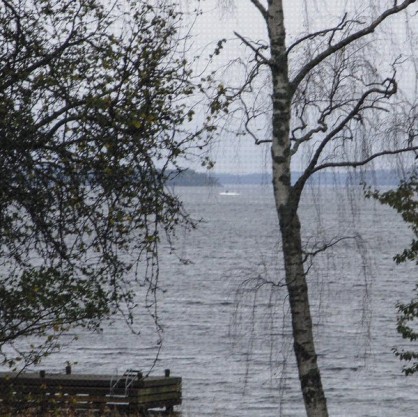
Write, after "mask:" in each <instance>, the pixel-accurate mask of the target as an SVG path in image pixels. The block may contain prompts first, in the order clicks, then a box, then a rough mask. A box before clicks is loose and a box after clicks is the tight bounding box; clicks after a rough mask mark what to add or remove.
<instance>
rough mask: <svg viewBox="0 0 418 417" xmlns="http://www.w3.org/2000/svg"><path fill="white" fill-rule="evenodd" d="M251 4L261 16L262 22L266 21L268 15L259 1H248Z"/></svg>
mask: <svg viewBox="0 0 418 417" xmlns="http://www.w3.org/2000/svg"><path fill="white" fill-rule="evenodd" d="M250 1H251V3H252V4H254V6H255V7H257V9H258V10H259V11H260V13H261V15H262V16H263V18H264V20H265V21H267V19H268V17H269V14H268V11H267V9H266V8H265V7H264V6H263V5H262V4H261V3H260V1H259V0H250Z"/></svg>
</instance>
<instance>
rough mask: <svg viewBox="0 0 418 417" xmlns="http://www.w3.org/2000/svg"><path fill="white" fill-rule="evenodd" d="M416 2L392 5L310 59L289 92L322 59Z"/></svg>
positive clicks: (408, 0)
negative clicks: (366, 23) (367, 24)
mask: <svg viewBox="0 0 418 417" xmlns="http://www.w3.org/2000/svg"><path fill="white" fill-rule="evenodd" d="M416 1H417V0H405V1H404V2H403V3H402V4H400V5H399V6H398V5H397V4H396V2H395V4H394V6H393V7H391V8H390V9H388V10H386V11H385V12H384V13H382V14H381V15H380V16H379V17H378V18H377V19H376V20H374V21H373V22H372V23H371V24H370V25H369V26H367V27H366V28H364V29H362V30H359V31H357V32H354V33H353V34H351V35H350V36H347V37H346V38H345V39H343V40H341V41H340V42H337V43H336V44H335V45H330V46H329V48H327V49H326V50H325V51H323V52H321V53H320V54H319V55H317V56H316V57H315V58H314V59H312V60H311V61H310V62H308V63H307V64H306V65H305V66H304V67H302V68H301V69H300V71H299V72H298V74H297V75H296V76H295V78H294V79H293V80H292V81H291V82H290V86H291V91H292V92H294V91H296V89H297V87H298V86H299V84H300V83H301V82H302V80H303V79H304V78H305V77H306V75H307V74H308V73H309V72H310V71H311V70H312V69H313V68H315V67H316V66H317V65H318V64H320V63H321V62H322V61H323V60H324V59H326V58H328V57H329V56H330V55H332V54H333V53H335V52H336V51H338V50H340V49H342V48H344V47H345V46H347V45H350V44H351V43H353V42H355V41H356V40H358V39H361V38H363V37H365V36H367V35H369V34H371V33H373V32H374V30H375V29H376V28H377V27H378V26H379V25H380V24H381V23H382V22H383V21H384V20H386V19H387V18H388V17H390V16H391V15H394V14H397V13H399V12H401V11H402V10H405V9H406V8H407V7H409V6H410V5H411V4H413V3H415V2H416Z"/></svg>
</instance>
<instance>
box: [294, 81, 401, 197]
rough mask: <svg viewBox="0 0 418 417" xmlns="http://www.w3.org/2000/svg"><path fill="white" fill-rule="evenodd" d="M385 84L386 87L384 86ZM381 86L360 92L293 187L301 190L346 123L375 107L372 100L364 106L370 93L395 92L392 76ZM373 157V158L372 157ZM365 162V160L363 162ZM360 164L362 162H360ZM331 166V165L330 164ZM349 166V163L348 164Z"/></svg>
mask: <svg viewBox="0 0 418 417" xmlns="http://www.w3.org/2000/svg"><path fill="white" fill-rule="evenodd" d="M385 84H386V87H385ZM381 87H385V88H378V87H374V88H370V89H369V90H367V91H366V92H364V93H363V94H362V96H361V97H360V98H359V99H358V101H357V103H356V105H355V106H354V107H353V109H352V110H351V111H350V112H349V113H348V115H347V116H346V117H345V118H344V119H343V120H342V121H341V122H340V123H339V124H338V125H337V126H336V127H335V128H334V129H333V130H332V131H331V132H329V133H328V134H327V135H326V136H325V138H324V139H323V140H322V141H321V144H320V145H319V146H318V148H317V149H316V151H315V153H314V156H313V158H312V160H311V162H310V163H309V165H308V167H307V168H306V169H305V172H304V173H303V175H302V176H301V177H300V178H299V179H298V180H297V182H296V184H295V186H294V187H295V189H296V190H300V191H301V190H302V188H303V186H304V184H305V182H306V181H307V179H308V178H309V177H310V176H311V175H312V174H313V173H314V172H316V171H318V169H317V166H316V165H317V163H318V161H319V157H320V156H321V154H322V152H323V150H324V149H325V147H326V146H327V144H328V143H329V142H330V141H331V140H333V139H335V138H336V137H337V135H338V134H339V133H340V132H341V131H342V130H343V129H344V128H345V127H346V126H347V125H348V123H349V122H350V121H351V120H353V119H355V118H356V117H357V116H358V115H359V114H360V112H361V111H362V110H364V109H365V108H375V107H374V102H375V101H373V102H372V104H371V105H367V106H365V104H364V103H365V102H366V100H367V99H368V97H369V96H370V95H372V94H380V95H381V96H382V97H383V98H388V97H390V96H392V95H393V94H395V93H396V92H397V84H396V81H395V79H394V78H390V79H386V80H385V81H383V82H382V83H381ZM372 159H374V158H372ZM365 163H367V162H365ZM360 165H362V164H360ZM330 166H333V165H330ZM337 166H339V165H337ZM349 166H351V165H349ZM321 167H322V168H321V169H323V168H324V166H323V165H321Z"/></svg>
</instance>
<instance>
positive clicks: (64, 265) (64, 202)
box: [0, 0, 213, 364]
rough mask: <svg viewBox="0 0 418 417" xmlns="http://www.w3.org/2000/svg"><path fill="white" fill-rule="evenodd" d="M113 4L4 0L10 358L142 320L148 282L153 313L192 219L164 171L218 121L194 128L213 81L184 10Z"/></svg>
mask: <svg viewBox="0 0 418 417" xmlns="http://www.w3.org/2000/svg"><path fill="white" fill-rule="evenodd" d="M105 4H107V2H101V1H99V0H87V1H85V0H60V1H53V0H37V1H26V0H16V1H9V0H0V178H1V179H0V266H1V269H0V271H1V272H0V352H1V354H2V355H3V362H4V363H9V364H14V363H15V361H16V360H21V359H22V358H23V359H25V363H30V362H32V361H36V360H39V358H40V357H41V356H42V355H44V354H46V353H48V352H50V351H51V350H52V349H53V348H55V347H56V346H57V343H58V338H59V336H60V335H61V334H62V332H64V331H66V330H68V329H69V328H70V327H74V326H80V325H81V326H87V327H89V328H97V327H98V326H99V324H100V322H101V321H102V320H103V319H105V318H107V317H109V316H110V315H111V314H113V313H114V312H116V311H121V312H123V314H125V317H126V319H127V322H128V324H132V322H133V318H134V317H133V309H134V308H135V306H136V303H137V302H138V300H136V299H135V297H134V295H135V293H136V292H139V291H140V289H141V288H145V292H146V294H145V296H146V297H147V301H146V302H145V306H146V308H147V309H149V310H151V311H153V309H154V308H155V303H154V297H155V294H156V291H157V289H158V245H159V242H160V239H161V236H162V235H164V234H165V235H167V236H168V237H171V236H172V235H173V233H174V231H175V228H176V226H177V225H179V224H186V225H187V224H190V220H189V219H188V217H187V215H186V214H185V212H184V210H183V207H182V204H181V202H180V201H179V200H178V199H177V198H176V197H175V196H174V195H172V194H171V193H170V192H169V190H168V189H167V188H166V187H165V180H166V176H167V175H166V171H167V170H168V169H170V170H171V171H170V172H172V170H173V169H176V166H177V165H178V163H179V161H181V160H182V158H185V157H187V155H188V152H189V149H190V147H191V146H193V147H202V146H204V144H205V143H206V141H207V140H208V138H209V136H210V132H211V131H212V130H213V127H212V126H210V124H209V120H210V117H209V118H208V119H205V122H204V123H202V124H201V126H200V127H199V128H196V126H197V123H194V122H193V124H192V119H193V117H194V112H195V109H196V106H197V105H198V103H197V99H196V97H197V92H199V91H201V89H202V88H203V87H202V85H199V87H197V86H194V84H193V76H192V73H191V70H190V65H189V63H188V62H187V61H186V60H185V59H184V57H183V55H182V54H181V53H180V52H181V51H182V50H183V49H182V48H184V45H183V43H184V42H185V41H186V39H182V37H181V34H180V33H179V27H180V25H181V14H179V13H178V12H177V11H176V10H175V5H173V4H171V3H170V2H162V3H161V4H159V3H157V2H155V3H153V2H148V1H145V0H139V1H133V2H123V1H119V0H117V1H114V2H110V5H105ZM153 314H154V317H155V320H156V321H157V316H156V312H155V311H154V312H153ZM25 338H26V339H27V340H28V343H30V344H32V347H30V348H29V349H26V350H25V349H23V348H22V347H21V346H22V339H25ZM34 340H36V341H37V342H36V343H35V341H34ZM37 343H39V344H37ZM16 352H17V354H16Z"/></svg>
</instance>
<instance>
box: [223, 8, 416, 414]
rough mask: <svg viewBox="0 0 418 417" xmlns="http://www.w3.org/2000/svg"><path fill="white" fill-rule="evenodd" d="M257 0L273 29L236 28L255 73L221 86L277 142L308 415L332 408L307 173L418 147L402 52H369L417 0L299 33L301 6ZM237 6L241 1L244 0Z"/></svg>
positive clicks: (253, 126) (411, 13)
mask: <svg viewBox="0 0 418 417" xmlns="http://www.w3.org/2000/svg"><path fill="white" fill-rule="evenodd" d="M248 1H250V2H251V3H252V5H253V6H254V10H255V12H257V13H258V15H259V18H261V19H262V21H263V22H264V24H265V27H266V32H267V39H266V40H265V41H259V40H252V39H249V38H248V37H247V36H246V35H245V33H235V35H236V36H237V37H238V38H239V40H240V41H241V43H242V44H243V45H244V46H245V47H246V48H247V51H249V53H250V54H251V56H252V58H251V59H250V60H249V63H248V67H247V68H246V82H245V83H244V84H242V85H240V86H237V85H234V86H232V85H231V86H222V93H223V98H224V99H225V100H226V101H227V102H228V101H229V102H230V103H231V106H232V105H233V104H232V103H236V102H237V101H238V102H239V103H240V105H241V108H242V112H243V115H244V118H245V120H244V124H243V125H244V129H245V130H246V132H247V133H248V134H249V135H250V136H251V137H253V138H254V139H255V141H256V143H266V142H268V143H270V144H271V160H272V174H273V188H274V199H275V205H276V210H277V215H278V219H279V225H280V226H279V227H280V235H281V242H282V254H281V255H282V256H283V259H284V266H285V282H286V287H287V291H288V299H289V305H290V312H291V320H292V330H293V347H294V354H295V356H296V362H297V369H298V373H299V381H300V387H301V390H302V394H303V400H304V404H305V409H306V414H307V416H309V417H326V416H328V409H327V401H326V396H325V393H324V389H323V385H322V381H321V374H320V369H319V366H318V360H317V351H316V348H315V340H314V335H313V328H312V316H311V309H310V300H309V292H308V284H307V272H308V262H307V261H308V260H310V258H312V257H313V256H314V255H315V254H316V253H319V252H321V251H323V250H325V249H326V247H327V245H324V246H323V247H319V248H318V247H317V248H316V249H315V250H312V251H309V250H307V249H306V248H305V247H304V246H303V244H302V235H301V228H302V226H303V225H301V222H300V220H299V214H298V212H299V210H298V209H299V202H300V198H301V194H302V192H303V190H304V188H305V186H306V184H307V181H308V180H309V179H310V178H311V177H312V176H314V175H315V174H317V173H319V172H321V171H324V170H327V169H351V168H356V167H363V166H365V165H367V164H369V163H373V162H374V161H376V160H377V159H378V158H383V157H385V156H394V155H398V156H399V155H407V154H409V153H413V151H416V150H417V149H418V144H417V139H416V136H417V135H416V132H417V129H416V127H417V115H416V113H415V112H414V111H409V112H408V111H406V112H405V111H403V110H402V111H400V109H401V108H402V105H403V104H402V103H403V102H402V100H401V98H400V97H401V96H400V95H399V88H398V74H399V71H400V66H401V64H402V63H403V59H401V58H400V57H399V56H398V57H396V56H395V57H394V58H393V60H392V61H391V62H387V59H385V60H383V62H384V63H385V65H384V68H379V64H378V63H377V62H373V61H372V55H368V53H366V51H370V49H369V45H370V44H371V43H372V44H373V43H374V42H375V43H376V47H379V48H381V47H382V39H379V38H378V35H377V34H378V33H379V30H381V29H383V27H384V26H385V24H386V22H388V21H390V20H391V19H393V18H394V17H395V16H396V15H399V14H401V13H405V14H406V15H407V16H408V19H413V21H414V22H415V25H416V19H417V17H416V14H417V7H416V0H405V1H384V2H379V4H378V5H375V8H372V7H370V8H363V13H362V14H361V15H357V14H354V15H353V16H349V14H348V13H345V14H343V15H342V16H340V18H339V20H337V21H335V23H334V24H331V25H330V26H329V27H325V26H324V27H323V28H320V29H319V30H316V31H314V32H311V33H306V34H303V35H301V36H300V37H299V38H297V39H293V40H292V41H291V40H290V39H289V38H288V37H287V34H286V19H285V14H286V9H285V6H288V7H289V8H290V7H292V4H291V3H292V2H288V4H287V3H286V2H284V1H283V0H265V1H263V0H248ZM224 4H225V2H224ZM235 6H236V7H240V6H241V3H238V2H235ZM254 18H255V16H254ZM377 44H378V45H377ZM263 69H264V70H267V73H268V74H267V76H266V75H265V77H266V79H267V80H269V83H268V85H270V89H271V90H270V97H271V101H270V106H269V109H268V112H269V114H270V117H271V119H270V124H271V129H270V132H271V133H270V134H269V135H268V136H264V137H263V136H262V137H260V136H259V135H258V134H257V133H256V132H257V121H258V118H259V117H260V116H263V114H261V113H263V112H260V107H259V106H257V103H254V102H253V103H251V101H250V100H251V98H252V97H254V91H257V90H258V89H260V85H261V83H260V82H259V81H257V80H258V77H259V76H260V74H263ZM264 74H265V73H264ZM257 83H258V84H257ZM304 151H307V153H305V155H307V157H306V158H307V160H306V164H305V166H304V169H303V172H302V175H301V176H300V177H299V178H297V179H293V178H292V176H291V164H292V161H294V160H295V159H297V158H299V155H300V154H301V153H303V152H304ZM278 281H279V279H278Z"/></svg>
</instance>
